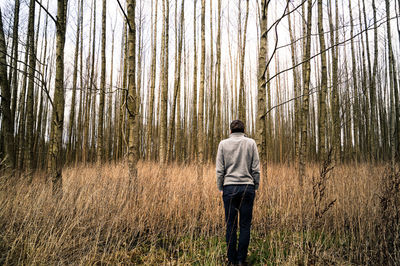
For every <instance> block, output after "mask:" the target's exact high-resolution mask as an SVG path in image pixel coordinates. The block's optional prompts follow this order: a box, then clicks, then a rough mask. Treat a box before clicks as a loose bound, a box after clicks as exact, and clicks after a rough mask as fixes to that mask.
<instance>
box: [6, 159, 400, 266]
mask: <svg viewBox="0 0 400 266" xmlns="http://www.w3.org/2000/svg"><path fill="white" fill-rule="evenodd" d="M214 169H215V168H214V166H213V165H208V166H204V175H203V178H202V179H199V178H198V177H197V176H196V167H195V166H180V165H170V166H168V167H167V168H164V169H161V168H160V167H159V166H158V165H157V164H154V163H140V164H139V178H138V185H137V187H136V188H135V189H134V190H132V189H129V186H128V167H127V165H126V164H123V163H121V164H111V165H103V166H101V167H98V166H85V167H83V166H82V167H79V166H78V167H73V168H72V167H70V168H65V169H64V172H63V175H64V179H63V186H64V193H63V197H62V199H60V200H58V201H56V200H54V199H53V198H52V195H51V189H50V185H49V182H48V181H46V178H45V175H44V174H42V173H38V174H36V175H35V177H34V178H33V180H32V182H31V184H28V181H27V180H28V179H29V178H28V177H26V176H21V178H19V179H16V178H13V179H10V178H6V177H3V178H1V179H0V264H6V265H8V264H94V263H108V264H119V263H122V264H149V265H159V264H164V265H178V264H179V265H181V264H190V265H192V264H194V265H221V264H223V263H224V262H225V252H226V245H225V243H224V220H223V206H222V199H221V195H220V194H219V192H218V191H217V189H216V181H215V171H214ZM399 181H400V178H399V175H393V174H392V175H390V172H389V171H388V170H387V169H386V168H385V167H384V166H373V165H368V164H360V165H355V164H353V165H343V166H337V167H334V169H333V170H331V171H328V173H327V174H326V175H325V174H321V169H320V168H319V166H317V165H315V166H311V167H309V168H308V169H307V179H306V180H305V184H304V189H303V190H300V189H299V187H298V186H297V178H296V174H295V169H294V168H292V167H288V166H284V165H270V166H269V167H268V169H267V177H266V178H265V177H263V179H262V183H261V185H260V189H259V191H258V192H257V195H256V201H255V209H254V220H253V227H252V239H251V243H250V247H249V253H250V254H249V261H250V262H251V263H253V264H255V265H315V264H340V265H353V264H364V265H365V264H381V263H385V264H389V265H390V264H396V263H399V262H400V250H399V248H400V241H399V239H400V237H399V234H400V227H399V212H398V211H399V210H398V207H397V206H399V205H400V201H399V198H400V197H399V195H400V193H399Z"/></svg>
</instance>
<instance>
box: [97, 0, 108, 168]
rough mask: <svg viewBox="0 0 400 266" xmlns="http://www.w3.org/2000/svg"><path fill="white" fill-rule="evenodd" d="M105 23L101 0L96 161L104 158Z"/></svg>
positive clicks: (105, 9)
mask: <svg viewBox="0 0 400 266" xmlns="http://www.w3.org/2000/svg"><path fill="white" fill-rule="evenodd" d="M106 23H107V1H106V0H103V15H102V19H101V74H100V75H101V77H100V103H99V113H98V117H99V119H98V125H97V127H98V142H97V163H101V162H102V160H103V158H104V155H103V154H104V102H105V92H106V30H107V28H106Z"/></svg>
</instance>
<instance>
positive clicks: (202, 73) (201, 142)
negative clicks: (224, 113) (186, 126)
mask: <svg viewBox="0 0 400 266" xmlns="http://www.w3.org/2000/svg"><path fill="white" fill-rule="evenodd" d="M205 16H206V1H205V0H201V57H200V90H199V129H198V131H197V136H198V137H197V140H198V142H197V143H198V149H199V152H198V154H199V164H200V165H203V163H204V81H205V59H206V38H205ZM200 168H201V167H200ZM201 175H202V171H201V172H200V177H201Z"/></svg>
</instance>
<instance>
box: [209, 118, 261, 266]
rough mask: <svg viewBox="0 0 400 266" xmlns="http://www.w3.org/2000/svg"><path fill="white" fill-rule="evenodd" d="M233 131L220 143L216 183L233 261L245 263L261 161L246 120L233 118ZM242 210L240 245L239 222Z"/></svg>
mask: <svg viewBox="0 0 400 266" xmlns="http://www.w3.org/2000/svg"><path fill="white" fill-rule="evenodd" d="M230 129H231V135H230V136H229V138H228V139H225V140H222V141H221V142H220V143H219V146H218V153H217V161H216V172H217V186H218V189H219V190H220V191H221V193H223V194H222V198H223V201H224V208H225V221H226V243H227V249H228V261H229V264H230V265H236V264H239V265H246V257H247V249H248V247H249V241H250V226H251V219H252V214H253V202H254V198H255V194H256V193H255V192H256V190H257V189H258V185H259V182H260V161H259V157H258V151H257V145H256V142H255V141H254V140H253V139H251V138H247V137H245V135H244V124H243V122H242V121H240V120H234V121H232V123H231V125H230ZM238 213H239V227H240V234H239V245H238V248H236V242H237V235H236V230H237V224H238V221H237V220H238Z"/></svg>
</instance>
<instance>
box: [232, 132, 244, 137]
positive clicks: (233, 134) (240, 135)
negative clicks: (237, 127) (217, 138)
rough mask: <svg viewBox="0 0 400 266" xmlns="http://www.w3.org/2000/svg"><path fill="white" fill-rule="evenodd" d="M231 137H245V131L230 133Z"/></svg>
mask: <svg viewBox="0 0 400 266" xmlns="http://www.w3.org/2000/svg"><path fill="white" fill-rule="evenodd" d="M229 137H230V138H239V137H244V133H242V132H235V133H231V134H230V135H229Z"/></svg>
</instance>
